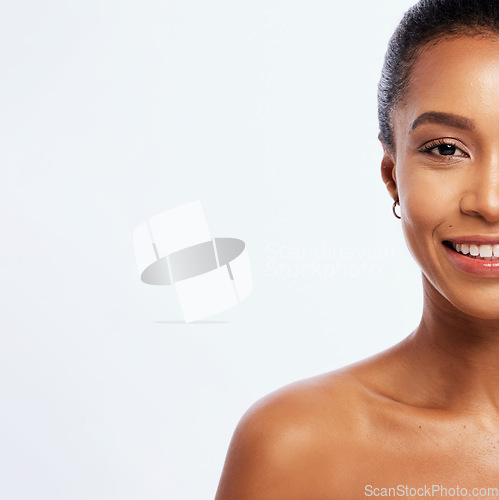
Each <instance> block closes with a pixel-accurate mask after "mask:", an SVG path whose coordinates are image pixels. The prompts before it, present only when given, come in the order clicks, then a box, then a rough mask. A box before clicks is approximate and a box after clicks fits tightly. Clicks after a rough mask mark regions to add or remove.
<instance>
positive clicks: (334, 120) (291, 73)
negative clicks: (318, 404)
mask: <svg viewBox="0 0 499 500" xmlns="http://www.w3.org/2000/svg"><path fill="white" fill-rule="evenodd" d="M412 3H413V2H412V1H409V0H377V1H376V2H373V1H371V0H359V1H356V2H353V1H351V2H338V1H326V0H312V1H304V0H287V1H284V0H251V1H238V0H212V1H210V2H207V1H203V0H162V1H160V0H141V1H140V2H139V1H138V0H135V1H131V0H119V1H118V0H85V1H73V2H67V1H63V0H46V1H44V2H36V1H34V0H18V1H16V2H7V1H5V0H4V1H3V2H2V5H1V8H0V62H1V77H0V90H1V92H0V127H1V130H0V134H1V135H0V138H1V143H0V144H1V147H0V173H1V178H0V179H1V182H0V214H1V245H0V257H1V259H0V262H1V263H0V280H1V281H0V283H1V285H0V286H1V288H0V298H1V320H0V335H1V345H0V401H1V411H0V497H1V498H5V499H9V500H17V499H23V500H33V499H36V500H45V499H47V500H49V499H50V500H68V499H71V500H78V499H91V500H110V499H117V500H136V499H140V500H159V499H173V500H177V499H210V498H213V497H214V494H215V491H216V487H217V483H218V480H219V477H220V473H221V471H222V466H223V462H224V458H225V454H226V451H227V447H228V444H229V441H230V438H231V435H232V432H233V430H234V428H235V426H236V424H237V422H238V420H239V419H240V418H241V416H242V415H243V413H244V412H245V411H246V409H247V408H248V407H249V406H250V405H251V404H252V403H253V402H255V401H256V400H258V399H259V398H261V397H262V396H264V395H265V394H267V393H269V392H271V391H273V390H275V389H277V388H279V387H281V386H283V385H286V384H288V383H291V382H293V381H296V380H299V379H302V378H306V377H310V376H313V375H316V374H319V373H322V372H326V371H330V370H334V369H336V368H339V367H341V366H344V365H346V364H349V363H352V362H354V361H357V360H360V359H363V358H365V357H367V356H370V355H372V354H374V353H376V352H378V351H380V350H382V349H385V348H387V347H389V346H391V345H393V344H394V343H396V342H398V341H400V340H402V339H403V338H404V337H405V336H407V335H408V334H409V333H410V332H411V331H412V330H413V329H414V328H415V327H416V326H417V324H418V322H419V319H420V314H421V307H422V296H421V295H422V292H421V278H420V271H419V268H418V267H417V266H416V264H415V263H414V261H413V260H412V257H411V256H410V254H409V251H408V250H407V248H406V245H405V242H404V237H403V234H402V231H401V227H400V222H399V221H398V220H397V219H395V217H394V216H393V214H392V200H391V198H390V197H389V195H388V193H387V191H386V188H385V186H384V184H383V182H382V180H381V175H380V161H381V156H382V155H381V151H382V150H381V147H380V145H379V143H378V141H377V134H378V125H377V110H376V87H377V82H378V79H379V75H380V70H381V65H382V60H383V57H384V53H385V50H386V46H387V42H388V39H389V37H390V35H391V33H392V32H393V29H394V28H395V26H396V24H397V23H398V21H399V20H400V18H401V16H402V14H403V13H404V12H405V10H406V9H407V8H408V7H409V6H410V5H411V4H412ZM195 200H200V201H201V203H202V205H203V208H204V211H205V214H206V217H207V220H208V223H209V226H210V229H211V232H212V235H213V236H214V237H235V238H240V239H242V240H244V241H245V242H246V246H247V251H248V255H249V258H250V261H251V268H252V273H253V279H254V291H253V293H252V294H251V295H250V296H249V297H248V298H247V299H246V300H245V301H244V302H243V303H241V304H240V305H238V306H236V307H234V308H232V309H230V310H227V311H225V312H222V313H219V314H217V315H215V316H212V317H210V318H206V320H205V321H204V322H199V323H194V324H184V323H182V314H181V310H180V306H179V304H178V299H177V297H176V295H175V291H174V289H172V288H171V287H166V286H165V287H161V286H148V285H145V284H143V283H141V281H140V280H139V275H138V272H137V268H136V265H135V257H134V254H133V245H132V234H133V230H134V229H135V227H136V226H138V225H139V224H140V223H141V222H142V221H144V220H145V219H146V218H148V217H150V216H152V215H154V214H156V213H159V212H162V211H164V210H167V209H168V208H172V207H175V206H177V205H180V204H183V203H187V202H190V201H195Z"/></svg>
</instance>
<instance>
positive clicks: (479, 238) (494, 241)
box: [444, 234, 499, 245]
mask: <svg viewBox="0 0 499 500" xmlns="http://www.w3.org/2000/svg"><path fill="white" fill-rule="evenodd" d="M444 241H450V242H452V243H466V244H468V245H470V244H473V243H474V244H478V245H498V244H499V234H498V235H495V236H492V235H490V236H484V235H475V236H456V237H454V238H447V239H445V240H444Z"/></svg>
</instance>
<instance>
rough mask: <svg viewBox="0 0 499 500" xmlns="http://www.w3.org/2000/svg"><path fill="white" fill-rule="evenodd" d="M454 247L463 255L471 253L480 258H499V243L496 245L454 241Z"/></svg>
mask: <svg viewBox="0 0 499 500" xmlns="http://www.w3.org/2000/svg"><path fill="white" fill-rule="evenodd" d="M452 247H453V248H454V250H456V252H459V253H462V254H463V255H468V254H469V255H471V256H472V257H477V258H479V259H485V260H498V259H499V243H498V244H496V245H473V244H467V243H452Z"/></svg>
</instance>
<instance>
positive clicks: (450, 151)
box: [432, 144, 459, 156]
mask: <svg viewBox="0 0 499 500" xmlns="http://www.w3.org/2000/svg"><path fill="white" fill-rule="evenodd" d="M435 150H437V151H438V154H441V155H447V156H454V155H455V154H456V151H459V150H458V149H457V148H456V146H453V145H452V144H441V145H440V146H437V147H436V148H433V149H432V152H433V151H435Z"/></svg>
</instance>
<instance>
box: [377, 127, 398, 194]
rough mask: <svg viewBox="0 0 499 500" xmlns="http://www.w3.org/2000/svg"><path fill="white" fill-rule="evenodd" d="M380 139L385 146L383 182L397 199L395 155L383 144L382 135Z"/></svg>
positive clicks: (382, 169)
mask: <svg viewBox="0 0 499 500" xmlns="http://www.w3.org/2000/svg"><path fill="white" fill-rule="evenodd" d="M378 139H379V141H380V142H381V145H382V146H383V159H382V160H381V177H382V178H383V182H384V183H385V186H386V189H388V192H389V193H390V196H391V197H392V198H393V199H394V200H395V199H396V198H397V196H398V188H397V176H396V169H395V163H396V162H395V155H394V154H393V152H392V151H391V150H390V149H389V148H388V147H387V146H385V144H383V141H382V140H381V137H380V136H379V135H378Z"/></svg>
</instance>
